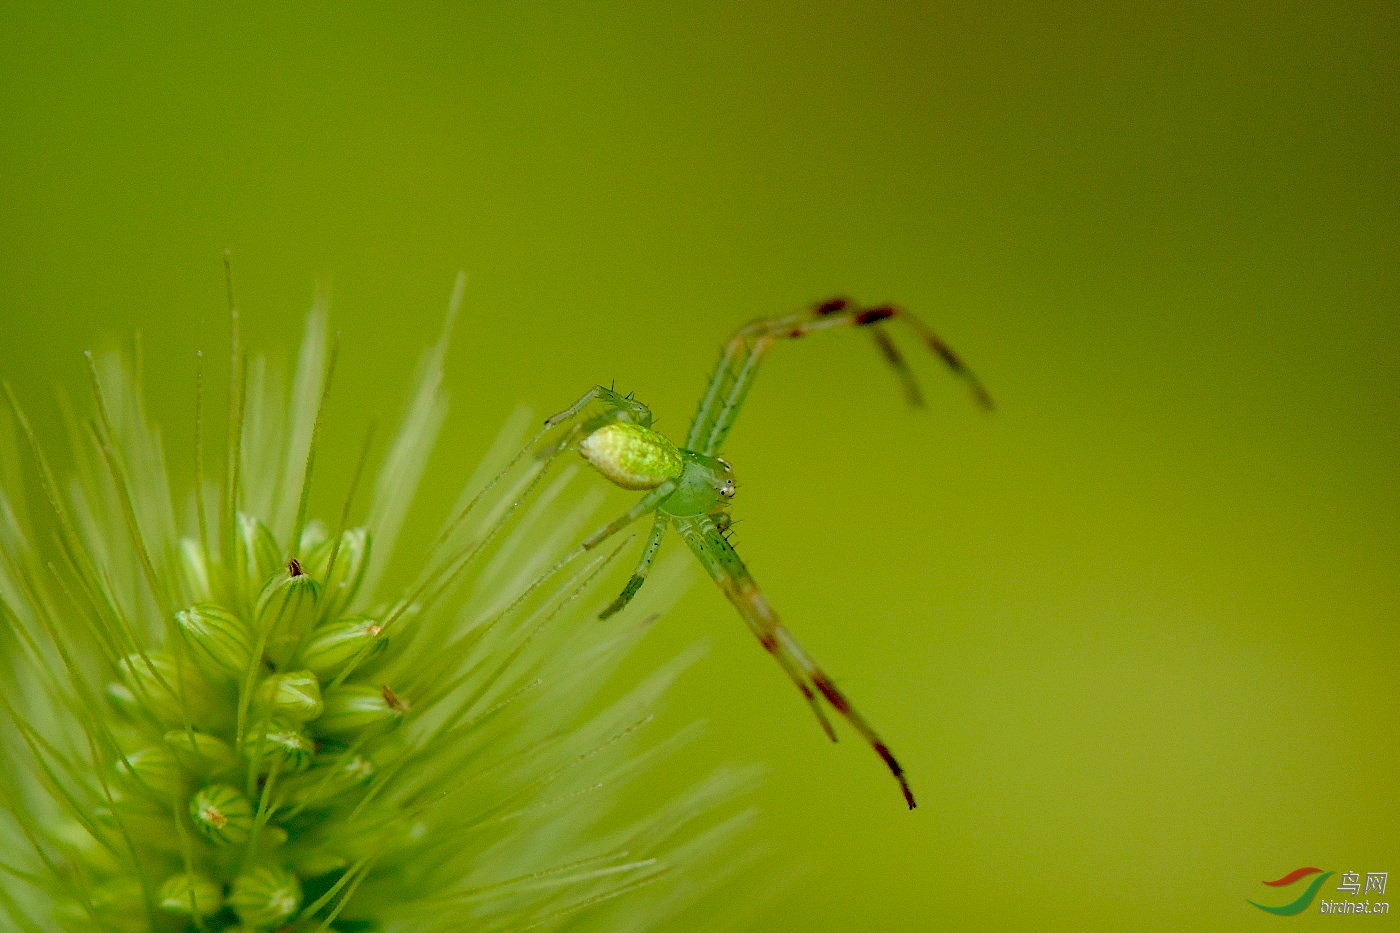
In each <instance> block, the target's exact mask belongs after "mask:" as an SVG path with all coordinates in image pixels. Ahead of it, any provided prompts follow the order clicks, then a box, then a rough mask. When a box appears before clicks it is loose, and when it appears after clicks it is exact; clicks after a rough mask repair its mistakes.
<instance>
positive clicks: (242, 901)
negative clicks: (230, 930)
mask: <svg viewBox="0 0 1400 933" xmlns="http://www.w3.org/2000/svg"><path fill="white" fill-rule="evenodd" d="M228 906H229V907H231V908H233V912H234V913H236V914H238V918H239V919H240V920H242V921H243V922H244V923H246V924H248V925H249V926H253V927H261V928H263V929H268V928H271V927H275V926H277V925H278V924H279V923H282V922H283V921H285V920H289V919H291V917H292V915H293V914H295V913H296V912H297V908H299V907H300V906H301V883H300V882H299V881H297V876H296V875H294V874H292V873H291V872H289V871H287V870H286V869H285V868H282V867H281V866H280V865H259V866H257V867H256V868H252V869H250V870H248V871H246V872H244V873H243V874H241V875H239V876H238V877H237V878H235V879H234V880H233V890H231V891H230V892H229V896H228Z"/></svg>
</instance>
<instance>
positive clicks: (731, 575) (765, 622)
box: [539, 298, 992, 809]
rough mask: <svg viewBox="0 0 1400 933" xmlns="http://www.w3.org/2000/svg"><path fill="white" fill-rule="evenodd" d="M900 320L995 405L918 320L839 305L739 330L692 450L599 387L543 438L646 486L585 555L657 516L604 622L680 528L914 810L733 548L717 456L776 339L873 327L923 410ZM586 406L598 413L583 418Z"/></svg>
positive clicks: (607, 472)
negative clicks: (903, 349)
mask: <svg viewBox="0 0 1400 933" xmlns="http://www.w3.org/2000/svg"><path fill="white" fill-rule="evenodd" d="M895 318H898V319H900V320H902V321H904V322H905V323H906V324H908V326H909V327H910V328H911V329H912V330H913V331H914V332H915V334H916V335H917V336H918V337H919V338H920V339H921V340H922V341H923V343H924V345H925V346H926V347H927V348H928V349H929V350H930V351H931V352H933V353H934V354H935V355H936V356H937V357H938V358H939V359H940V360H942V361H943V363H944V364H945V365H946V366H947V367H948V368H949V369H950V370H951V371H952V372H953V373H954V375H956V376H958V377H959V378H960V379H962V380H963V381H964V382H965V383H966V384H967V386H968V388H969V389H970V390H971V392H972V395H973V398H974V399H975V400H976V401H977V402H978V403H979V404H980V405H982V407H984V408H987V409H990V408H991V407H992V400H991V397H990V396H989V395H988V394H987V392H986V390H985V389H984V388H983V387H982V384H981V382H979V381H978V379H977V377H976V376H974V375H973V374H972V372H971V371H970V370H969V369H968V368H967V367H966V366H964V365H963V363H962V360H960V359H959V358H958V356H957V355H956V354H955V353H953V351H952V350H951V349H950V348H949V347H948V345H947V344H945V343H944V342H943V341H942V340H941V339H939V337H938V336H936V335H935V334H934V333H933V331H931V330H929V329H928V328H927V327H925V326H924V325H923V323H922V322H920V321H919V320H918V319H917V318H915V317H913V316H911V315H910V314H908V313H907V312H904V311H902V310H900V309H898V308H895V307H892V306H889V305H880V306H876V307H869V308H861V307H857V306H855V305H853V304H851V303H850V302H849V301H847V300H845V299H842V298H835V299H832V300H830V301H824V302H822V303H821V304H818V305H816V306H814V307H813V308H811V309H810V310H809V311H806V312H803V313H800V314H792V315H787V316H784V317H776V318H767V319H764V320H760V321H755V322H754V323H752V324H748V325H746V326H744V327H741V328H739V330H738V331H736V332H735V333H734V335H733V336H732V337H731V338H730V339H729V342H728V343H727V344H726V345H725V348H724V352H723V354H722V355H721V356H720V360H719V365H718V366H717V367H716V368H715V371H714V374H713V375H712V376H711V378H710V383H709V385H708V386H707V387H706V389H705V394H704V396H703V397H702V398H701V400H700V407H699V409H698V410H697V411H696V413H695V420H694V421H693V422H691V425H690V432H689V433H688V434H687V435H686V441H685V446H684V447H677V446H676V445H675V444H673V443H671V441H669V440H667V439H666V438H665V437H663V436H662V435H661V434H659V433H657V432H656V431H654V430H652V427H651V409H649V408H648V407H647V406H646V405H644V404H642V403H641V402H639V401H637V400H636V399H634V398H632V397H631V396H624V395H619V394H618V393H617V392H614V391H613V390H612V389H606V388H604V387H602V386H595V387H593V388H592V389H590V390H588V391H587V392H586V393H584V394H583V396H582V397H580V398H579V400H578V401H577V402H575V403H574V404H573V405H571V406H569V407H568V408H566V409H565V410H564V411H561V412H560V413H559V414H557V415H555V416H554V417H552V418H550V419H548V420H547V421H546V422H545V429H546V430H551V429H553V428H555V427H558V426H561V425H565V424H568V425H569V428H568V430H567V431H565V432H564V435H563V436H562V438H560V439H559V440H558V441H557V442H555V443H553V444H550V445H549V446H548V447H545V448H544V449H542V450H541V451H540V452H539V456H540V457H541V459H543V460H546V461H547V460H549V459H552V458H553V457H555V456H557V455H558V454H560V453H562V452H563V451H565V450H569V449H574V450H577V451H578V452H579V454H580V455H582V457H583V458H584V459H585V460H587V461H588V463H589V464H591V465H592V466H593V467H594V468H595V469H596V470H597V471H598V472H599V473H601V474H603V475H604V476H606V477H607V478H608V479H609V480H611V481H612V482H614V483H616V484H617V485H618V486H621V487H623V488H624V489H634V490H638V491H642V490H645V495H643V496H642V497H641V498H640V499H638V500H637V502H636V503H635V504H634V505H633V506H632V507H631V508H630V509H628V510H627V511H626V512H625V513H623V514H622V515H620V516H618V518H616V519H615V520H613V521H612V522H609V523H608V524H607V525H604V526H603V527H602V528H600V529H598V530H597V531H596V532H594V533H593V534H592V535H590V536H588V538H586V539H585V540H584V541H583V544H582V548H583V549H584V550H588V549H591V548H594V547H597V546H598V545H599V544H600V543H602V542H603V541H604V540H605V539H607V538H608V537H610V536H611V535H613V534H615V533H617V532H618V531H621V530H622V529H623V528H625V527H626V526H627V525H629V524H631V523H632V522H633V521H636V520H637V519H638V518H641V517H642V516H643V515H647V514H652V513H654V514H655V518H654V519H653V520H652V529H651V534H650V535H649V536H648V538H647V543H646V547H645V548H643V550H642V556H641V559H640V560H638V562H637V567H636V569H635V570H634V571H633V572H632V576H631V577H630V578H629V579H628V581H627V585H626V586H625V587H624V588H623V590H622V593H621V595H619V596H618V597H617V599H615V600H614V601H613V602H612V603H611V604H610V605H609V606H608V607H607V608H606V609H604V610H603V611H602V613H601V614H600V617H602V618H607V617H608V616H610V615H612V614H613V613H615V612H617V611H619V610H620V609H622V608H623V607H624V606H626V605H627V603H628V602H629V601H630V600H631V599H632V597H633V596H634V595H635V594H636V592H637V590H639V589H640V588H641V586H642V584H643V583H644V582H645V580H646V575H647V571H648V570H649V569H650V568H651V564H652V561H653V560H654V559H655V557H656V552H657V550H658V549H659V548H660V547H661V541H662V539H663V538H664V537H665V535H666V531H667V529H668V528H670V527H671V526H673V525H674V526H675V528H676V530H677V531H678V532H679V533H680V535H681V537H682V538H684V539H685V542H686V544H687V545H689V547H690V549H691V551H692V552H694V554H695V556H696V557H697V558H698V559H699V560H700V563H701V564H702V565H703V566H704V568H705V570H706V572H707V573H709V575H710V577H711V579H713V580H714V581H715V583H716V584H717V585H718V586H719V588H720V590H721V592H723V593H724V595H725V596H726V597H728V598H729V601H730V602H732V603H733V604H734V607H735V608H736V609H738V611H739V615H740V616H742V617H743V619H744V621H745V622H746V623H748V626H749V628H750V630H752V631H753V633H754V635H755V636H757V638H758V640H759V642H760V643H761V644H762V645H763V647H764V648H766V649H767V650H768V651H769V653H771V654H772V655H773V657H774V658H776V659H777V661H778V663H779V664H780V665H781V666H782V668H783V670H784V671H785V672H786V673H787V675H788V677H789V678H791V680H792V682H793V683H794V684H796V685H797V689H798V690H799V691H801V693H802V695H803V696H804V697H805V698H806V700H807V702H808V704H809V705H810V706H811V708H812V711H813V712H814V713H815V714H816V716H817V719H818V721H820V722H821V725H822V728H823V729H825V730H826V733H827V735H829V736H830V737H831V738H832V739H835V738H836V732H835V730H834V729H832V727H831V723H830V721H829V720H828V719H827V718H826V714H825V712H823V710H822V707H821V701H822V700H825V701H826V702H827V703H829V704H830V705H831V708H832V709H834V710H836V712H837V713H838V714H840V715H841V716H842V717H843V718H845V719H846V721H847V722H849V723H850V724H851V726H852V727H853V728H855V730H856V731H857V732H858V733H860V735H861V737H862V738H864V739H865V741H866V742H868V743H869V744H870V746H871V748H873V749H874V750H875V752H876V753H877V754H878V755H879V756H880V758H881V759H882V760H883V761H884V763H885V766H886V767H888V768H889V770H890V773H891V774H893V775H894V777H895V779H896V780H897V781H899V786H900V789H901V790H902V791H903V793H904V799H905V802H906V803H908V805H909V807H910V809H912V808H913V807H914V794H913V791H911V790H910V789H909V782H908V781H907V780H905V778H904V769H903V768H901V767H900V765H899V762H898V761H896V760H895V757H894V755H893V754H891V753H890V750H889V747H888V746H886V745H885V743H884V741H883V740H881V738H880V737H879V735H877V734H876V732H875V730H874V728H872V727H871V725H870V724H869V723H868V722H866V720H865V718H864V717H863V716H861V715H860V714H859V713H858V712H856V710H855V708H854V707H853V706H852V705H851V703H850V701H849V700H848V699H847V698H846V696H845V694H843V693H842V692H841V691H840V690H838V689H837V688H836V685H835V684H834V683H833V682H832V680H831V678H829V677H827V675H826V674H825V673H823V672H822V670H821V668H819V667H817V665H816V664H815V663H814V662H813V661H812V659H811V658H810V657H808V655H807V653H806V651H805V650H803V648H802V646H801V645H800V644H798V642H797V639H795V638H793V637H792V634H791V633H790V632H788V630H787V629H786V628H784V627H783V625H782V624H781V623H780V622H779V621H778V617H777V614H776V613H774V612H773V609H772V607H771V606H769V604H768V600H767V599H765V598H764V596H763V593H762V592H760V591H759V589H758V584H756V583H755V582H754V580H753V577H752V576H750V575H749V572H748V569H747V568H746V567H745V566H744V564H743V562H742V561H740V560H739V555H738V554H737V553H736V552H735V550H734V548H733V547H732V546H731V545H730V543H729V540H728V538H727V536H726V531H727V530H728V528H729V514H728V512H727V507H728V503H729V500H730V499H732V498H733V496H734V478H733V470H731V469H730V466H729V464H728V463H726V462H725V461H724V460H722V459H720V457H719V448H720V446H721V445H722V444H723V443H724V439H725V438H726V437H727V436H728V434H729V431H730V429H731V428H732V427H733V426H734V419H735V418H736V417H737V416H738V413H739V408H740V407H741V406H742V405H743V403H744V398H745V396H746V395H747V394H748V390H749V387H750V385H751V384H752V383H753V379H754V376H755V374H756V373H757V371H758V365H759V363H760V362H761V361H762V359H763V357H764V356H765V355H766V354H767V352H768V350H769V349H770V348H771V347H772V346H773V344H774V343H775V342H776V341H778V340H790V339H795V338H798V337H804V336H807V335H809V334H814V333H818V332H820V331H824V330H831V329H835V328H840V327H860V328H866V329H868V330H869V332H870V333H871V334H872V335H873V336H874V339H875V343H876V346H877V347H878V348H879V350H880V352H881V354H882V355H883V356H884V358H885V360H886V362H888V363H889V364H890V365H891V366H892V367H894V369H895V371H896V373H897V374H898V375H899V377H900V379H901V380H902V381H903V383H904V387H905V391H906V393H907V394H908V396H909V399H910V401H911V402H913V403H914V404H922V401H923V396H922V394H921V393H920V391H919V388H918V385H917V384H916V383H915V381H914V378H913V375H912V373H910V371H909V368H908V366H907V365H906V364H905V361H904V357H903V356H902V354H901V353H900V351H899V349H898V348H897V347H896V346H895V344H894V342H893V341H892V340H891V339H890V337H889V335H888V334H887V333H885V331H884V329H883V327H882V325H883V324H884V322H886V321H889V320H891V319H895ZM586 409H588V410H590V411H591V412H592V413H591V414H588V415H584V412H585V410H586Z"/></svg>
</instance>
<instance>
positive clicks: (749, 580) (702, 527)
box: [675, 515, 915, 810]
mask: <svg viewBox="0 0 1400 933" xmlns="http://www.w3.org/2000/svg"><path fill="white" fill-rule="evenodd" d="M675 521H676V528H677V529H678V530H679V531H680V533H681V537H683V538H685V541H686V544H688V545H690V549H691V550H692V551H693V552H694V553H695V556H696V557H697V558H699V560H700V563H701V564H703V565H704V567H705V570H706V571H707V572H708V573H709V574H710V577H711V579H713V580H714V581H715V583H717V584H718V585H719V588H720V590H721V591H723V593H724V595H725V596H727V597H728V598H729V601H730V602H731V603H733V604H734V608H736V609H737V610H739V615H740V616H742V617H743V619H744V621H745V622H747V623H748V626H749V628H750V630H752V631H753V633H754V634H755V635H756V636H757V637H758V640H759V642H760V643H761V644H762V645H763V647H764V648H766V649H768V652H769V654H771V655H773V657H774V658H775V659H777V661H778V663H779V664H780V665H782V668H783V670H785V671H786V672H787V674H788V676H789V677H791V678H792V681H793V683H795V684H797V687H798V689H799V690H801V691H802V695H803V696H804V697H806V698H807V702H808V703H809V704H810V705H811V707H812V710H813V711H814V712H815V713H816V714H817V719H818V720H819V721H820V722H821V724H822V727H823V728H825V729H826V732H827V735H829V736H831V738H832V739H835V738H836V735H835V732H834V731H833V730H832V728H831V723H830V722H829V721H828V720H827V718H826V716H825V715H824V714H823V713H822V711H821V707H820V705H819V703H818V701H817V698H816V696H815V695H814V694H813V691H812V688H813V687H815V688H816V691H817V692H818V693H820V694H821V695H822V697H823V698H825V699H826V701H827V702H828V703H830V704H831V706H832V708H833V709H835V710H836V712H838V713H840V714H841V716H842V717H844V718H845V720H846V721H847V722H849V723H850V724H851V726H852V728H854V729H855V730H856V732H858V733H860V736H861V738H863V739H865V741H866V742H867V743H868V744H869V745H870V747H871V748H872V749H874V750H875V754H877V755H879V756H880V759H881V760H882V761H883V762H884V763H885V767H887V768H889V770H890V773H891V774H892V775H894V779H895V780H896V781H898V782H899V788H900V790H901V791H902V792H903V793H904V801H905V803H907V804H908V805H909V809H911V810H912V809H914V806H915V803H914V793H913V791H912V790H910V788H909V782H908V780H906V779H905V777H904V769H903V768H902V767H900V764H899V762H898V761H896V760H895V757H894V755H893V754H892V753H891V752H890V749H889V746H888V745H886V744H885V743H884V740H882V739H881V738H880V736H879V735H878V734H877V733H876V732H875V730H874V728H872V727H871V725H870V724H869V723H868V722H866V720H865V717H863V716H861V715H860V713H858V712H857V711H856V709H855V707H853V706H852V705H851V702H850V700H848V699H847V698H846V695H845V694H843V693H842V692H841V691H840V690H838V689H837V688H836V685H835V684H834V683H833V682H832V680H831V678H830V677H828V676H827V675H826V674H825V673H823V672H822V670H821V668H819V667H817V665H816V663H815V662H813V661H812V659H811V658H810V657H809V656H808V655H807V652H806V651H804V650H803V648H802V646H801V645H800V644H799V643H798V641H797V639H796V638H794V637H793V636H792V633H791V632H789V631H788V630H787V629H785V628H784V627H783V625H782V623H781V622H779V621H778V616H777V614H776V613H775V612H774V611H773V609H772V607H771V606H769V605H768V600H767V599H765V598H764V596H763V593H761V592H760V591H759V589H758V585H757V584H756V583H754V580H753V577H752V576H750V575H749V572H748V569H747V568H745V567H744V564H743V562H742V561H741V560H739V555H738V554H737V553H736V552H735V550H734V549H733V548H732V547H730V546H729V542H727V541H725V539H724V536H723V535H722V534H721V533H720V531H719V528H718V527H717V526H716V524H715V520H714V518H713V517H712V516H709V515H693V516H677V517H676V519H675ZM809 683H810V686H809Z"/></svg>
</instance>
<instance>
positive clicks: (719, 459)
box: [715, 457, 734, 473]
mask: <svg viewBox="0 0 1400 933" xmlns="http://www.w3.org/2000/svg"><path fill="white" fill-rule="evenodd" d="M715 462H716V463H718V464H719V465H720V466H722V467H724V472H726V473H733V472H734V468H733V467H732V466H730V465H729V461H728V460H726V459H724V458H723V457H716V458H715Z"/></svg>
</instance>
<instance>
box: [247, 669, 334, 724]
mask: <svg viewBox="0 0 1400 933" xmlns="http://www.w3.org/2000/svg"><path fill="white" fill-rule="evenodd" d="M254 696H255V698H256V700H257V704H258V709H260V710H262V711H263V712H264V713H266V714H267V715H268V716H269V717H271V718H274V719H285V720H287V721H289V722H306V721H308V720H311V719H315V718H316V717H317V716H319V715H321V710H322V708H323V707H322V704H321V685H320V684H319V683H318V682H317V680H316V675H315V674H313V673H311V672H310V671H288V672H287V673H285V674H273V675H272V676H271V677H269V678H267V679H266V680H264V681H263V682H262V683H260V684H258V689H257V693H256V694H254Z"/></svg>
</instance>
